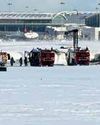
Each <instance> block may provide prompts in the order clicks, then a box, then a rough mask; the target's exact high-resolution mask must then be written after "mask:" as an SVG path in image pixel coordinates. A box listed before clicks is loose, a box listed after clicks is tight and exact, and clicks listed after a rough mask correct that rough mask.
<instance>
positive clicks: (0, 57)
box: [0, 51, 8, 71]
mask: <svg viewBox="0 0 100 125" xmlns="http://www.w3.org/2000/svg"><path fill="white" fill-rule="evenodd" d="M7 60H8V54H7V53H6V52H2V51H1V52H0V71H6V70H7V68H6V67H5V64H6V63H7Z"/></svg>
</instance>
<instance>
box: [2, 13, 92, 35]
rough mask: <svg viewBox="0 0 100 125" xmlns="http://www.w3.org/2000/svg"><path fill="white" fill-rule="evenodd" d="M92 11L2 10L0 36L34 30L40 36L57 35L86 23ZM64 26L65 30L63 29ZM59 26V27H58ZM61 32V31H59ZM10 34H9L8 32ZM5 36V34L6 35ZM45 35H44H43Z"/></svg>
mask: <svg viewBox="0 0 100 125" xmlns="http://www.w3.org/2000/svg"><path fill="white" fill-rule="evenodd" d="M91 15H93V13H91V12H77V11H72V12H69V11H63V12H58V13H26V12H0V37H2V36H3V35H4V34H6V33H11V34H12V32H15V33H16V32H17V31H20V32H21V33H24V32H29V31H33V32H36V33H38V34H39V36H41V34H42V36H43V35H45V34H46V35H49V36H50V37H52V36H53V35H54V36H53V37H55V35H58V34H60V33H61V32H64V31H66V30H68V27H69V29H70V26H71V27H73V25H74V24H75V25H76V24H77V25H82V26H83V25H85V18H86V17H89V16H91ZM62 27H64V30H63V31H61V30H62V29H63V28H62ZM57 28H59V29H57ZM58 32H60V33H58ZM8 35H9V34H8ZM4 37H5V36H4ZM43 37H44V36H43Z"/></svg>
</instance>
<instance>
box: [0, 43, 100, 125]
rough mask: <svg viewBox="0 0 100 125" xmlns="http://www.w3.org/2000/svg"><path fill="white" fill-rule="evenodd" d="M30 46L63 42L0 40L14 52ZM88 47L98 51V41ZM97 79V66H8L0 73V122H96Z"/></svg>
mask: <svg viewBox="0 0 100 125" xmlns="http://www.w3.org/2000/svg"><path fill="white" fill-rule="evenodd" d="M84 43H85V42H84ZM81 44H83V43H81ZM87 44H88V43H87ZM33 46H34V47H38V46H42V47H50V46H53V47H55V48H59V47H60V46H66V42H65V41H64V42H58V43H57V42H55V43H54V42H50V43H49V42H47V43H45V44H44V43H43V42H41V43H39V42H36V43H35V42H33V43H32V42H28V43H25V42H15V41H13V42H5V43H4V42H1V43H0V47H1V49H2V50H7V51H10V52H11V51H12V52H18V53H22V52H23V51H24V50H30V49H31V48H33ZM89 46H90V47H91V51H92V52H96V53H98V52H99V51H100V50H99V49H100V43H99V42H97V44H94V43H92V42H90V44H89ZM99 82H100V65H95V66H93V65H91V66H54V67H8V68H7V72H0V125H100V84H99Z"/></svg>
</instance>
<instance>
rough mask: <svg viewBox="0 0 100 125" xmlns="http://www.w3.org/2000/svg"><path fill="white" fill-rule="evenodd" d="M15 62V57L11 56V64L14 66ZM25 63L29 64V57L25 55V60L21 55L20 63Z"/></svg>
mask: <svg viewBox="0 0 100 125" xmlns="http://www.w3.org/2000/svg"><path fill="white" fill-rule="evenodd" d="M14 63H15V61H14V58H13V57H11V59H10V65H11V66H13V65H14ZM23 64H24V65H25V66H28V58H27V57H24V60H23V58H22V57H20V59H19V65H20V66H22V65H23Z"/></svg>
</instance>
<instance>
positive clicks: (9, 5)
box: [8, 2, 12, 13]
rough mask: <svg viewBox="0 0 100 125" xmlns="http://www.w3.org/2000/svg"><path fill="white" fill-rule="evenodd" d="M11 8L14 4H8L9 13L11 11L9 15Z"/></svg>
mask: <svg viewBox="0 0 100 125" xmlns="http://www.w3.org/2000/svg"><path fill="white" fill-rule="evenodd" d="M11 6H12V3H11V2H9V3H8V11H9V13H10V12H11Z"/></svg>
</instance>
